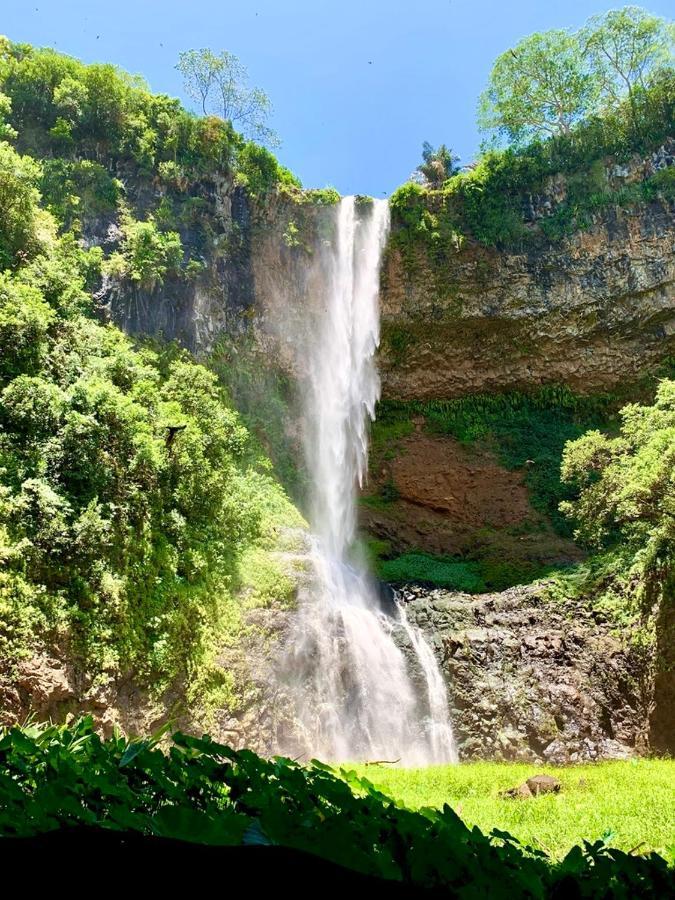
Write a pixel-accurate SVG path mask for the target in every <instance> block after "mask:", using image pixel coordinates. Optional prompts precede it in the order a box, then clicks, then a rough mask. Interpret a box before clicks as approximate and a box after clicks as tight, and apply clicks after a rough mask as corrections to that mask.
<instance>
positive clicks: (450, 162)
mask: <svg viewBox="0 0 675 900" xmlns="http://www.w3.org/2000/svg"><path fill="white" fill-rule="evenodd" d="M458 162H459V156H457V155H456V154H455V153H453V152H452V150H451V149H450V147H446V146H445V144H441V145H440V147H439V148H438V149H437V150H434V148H433V147H432V146H431V144H430V143H429V141H425V142H424V143H423V144H422V162H421V163H420V165H419V166H418V167H417V168H416V169H415V173H414V174H415V176H416V179H419V180H421V181H423V182H424V184H426V185H428V186H429V187H432V188H440V187H442V186H443V183H444V182H445V181H447V180H448V178H450V177H451V176H452V175H454V174H455V173H456V172H457V171H458V168H457V165H456V164H457V163H458Z"/></svg>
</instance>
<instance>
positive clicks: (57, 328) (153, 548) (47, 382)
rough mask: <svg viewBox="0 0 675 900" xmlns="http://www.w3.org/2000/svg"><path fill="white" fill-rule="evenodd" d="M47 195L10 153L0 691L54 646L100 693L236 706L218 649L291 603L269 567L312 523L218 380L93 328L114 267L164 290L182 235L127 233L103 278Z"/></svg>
mask: <svg viewBox="0 0 675 900" xmlns="http://www.w3.org/2000/svg"><path fill="white" fill-rule="evenodd" d="M40 177H41V171H40V166H39V165H38V164H37V163H35V162H34V161H33V160H30V159H28V158H27V157H25V156H21V155H20V154H19V153H17V151H16V150H14V149H13V148H12V147H11V146H10V145H9V144H7V143H4V142H3V143H0V191H1V190H2V186H5V187H6V190H7V197H6V198H5V199H4V200H3V202H5V207H4V208H5V210H6V212H7V214H6V215H4V216H3V217H2V219H1V220H0V252H2V253H3V254H4V260H5V264H6V265H7V268H6V269H5V271H4V272H3V273H2V274H0V396H1V403H0V559H1V560H2V564H3V565H2V572H1V573H0V651H1V656H2V660H3V673H4V674H5V675H7V674H10V675H11V668H12V666H14V665H15V664H16V663H17V662H18V661H19V660H20V659H22V658H24V657H29V656H31V655H32V654H33V653H35V652H37V651H39V650H40V649H42V648H44V647H49V646H54V645H57V644H58V645H59V646H68V647H69V653H71V654H72V655H73V656H74V657H75V658H77V659H78V660H79V662H80V664H81V666H82V669H83V671H86V672H87V673H89V675H91V676H92V677H93V678H96V679H98V681H99V682H100V681H106V680H109V679H114V678H116V677H117V676H119V675H121V674H123V673H125V672H128V671H131V670H133V671H134V672H135V675H136V677H137V679H138V682H139V684H147V685H152V686H153V689H154V690H156V691H161V690H162V689H163V688H164V687H166V686H167V685H168V684H169V683H171V682H172V681H173V680H174V679H176V678H179V680H180V684H181V685H182V686H183V687H184V688H185V689H186V691H187V692H188V694H190V692H193V691H197V692H199V691H200V690H202V691H205V690H206V687H205V686H206V685H208V690H209V691H210V692H211V694H212V695H213V697H216V696H217V698H218V701H219V702H225V700H228V701H230V702H232V703H233V702H235V699H236V694H237V691H239V690H240V689H241V687H242V686H241V685H238V686H233V685H232V684H230V683H229V682H228V677H227V673H223V672H221V671H219V670H218V669H216V668H214V669H213V670H211V668H210V666H211V661H212V658H213V656H214V654H215V650H216V647H217V646H218V645H219V644H220V645H222V644H223V643H227V642H228V641H233V640H234V639H235V637H236V636H237V634H239V633H240V632H241V630H242V628H243V612H244V609H245V608H246V606H247V605H258V606H260V605H267V604H269V603H271V602H278V603H283V602H287V601H288V599H289V597H290V595H291V593H292V584H291V583H290V582H289V580H288V578H286V577H285V576H284V574H283V572H282V570H281V569H280V568H279V566H278V565H277V564H275V563H274V562H273V561H272V560H271V558H270V556H269V550H270V549H271V547H272V546H273V545H275V544H278V542H279V535H280V530H283V527H284V526H285V525H292V526H293V525H299V524H302V520H301V518H300V516H299V515H298V513H297V512H296V511H295V509H294V508H293V507H292V506H291V504H290V502H289V501H288V500H287V499H286V497H285V495H284V493H283V491H282V489H281V488H280V487H279V485H278V483H277V482H276V481H275V480H274V479H273V478H272V476H271V471H270V464H269V462H268V461H267V459H266V458H265V457H264V455H263V454H262V453H261V452H260V450H259V449H258V447H257V445H256V444H255V443H254V442H252V441H251V439H250V437H249V434H248V432H247V430H246V428H245V427H244V425H243V423H242V422H241V420H240V418H239V416H238V414H237V413H236V412H235V411H234V410H233V409H232V406H231V402H230V401H229V399H228V397H227V395H226V394H225V393H224V391H223V390H222V389H221V388H220V387H219V386H218V384H217V379H216V376H215V375H214V374H212V373H210V372H209V371H207V370H206V369H205V368H204V367H202V366H198V365H195V364H194V363H192V362H191V361H190V360H189V358H188V356H187V354H185V353H183V352H180V351H177V350H176V349H175V348H171V347H169V348H165V349H163V350H162V349H159V350H151V349H149V348H139V347H137V346H135V345H134V344H133V343H132V342H131V341H130V340H129V339H128V338H126V337H125V336H124V335H123V334H122V333H121V332H120V331H119V330H118V329H116V328H114V327H112V326H102V325H100V324H97V323H96V322H95V321H94V319H93V311H94V307H93V301H92V299H91V295H90V289H91V286H92V285H93V284H94V283H95V282H96V281H97V280H98V279H99V277H100V273H101V268H102V266H112V265H119V266H124V267H126V272H127V275H128V277H130V278H131V279H132V280H138V281H139V282H141V283H144V284H147V283H148V282H151V281H158V282H161V279H162V278H163V277H164V276H165V274H166V273H167V272H169V271H172V270H175V269H176V268H177V267H178V265H179V257H180V253H181V250H180V241H179V240H178V237H177V235H175V234H172V233H171V232H164V233H160V232H159V231H158V230H157V229H156V227H155V224H154V223H153V222H152V220H151V219H149V220H148V221H147V222H142V223H141V222H136V221H134V220H132V219H127V220H125V221H124V223H123V224H124V241H123V243H122V253H121V255H120V257H119V259H118V260H115V258H114V257H110V258H108V259H107V260H103V259H102V253H101V250H100V249H99V248H93V249H90V250H84V249H82V247H81V246H80V245H79V244H78V243H77V241H76V240H75V239H74V236H73V234H72V233H68V232H67V233H65V234H63V235H61V236H58V234H57V223H56V222H55V220H54V219H53V217H52V216H51V215H50V213H49V212H47V211H46V210H44V209H43V208H42V207H41V206H40V193H39V190H38V184H39V181H40ZM282 543H283V541H282ZM209 673H211V674H210V675H209ZM197 699H199V700H200V701H205V697H204V696H200V697H199V698H197Z"/></svg>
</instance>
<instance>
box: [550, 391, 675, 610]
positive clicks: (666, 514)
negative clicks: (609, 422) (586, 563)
mask: <svg viewBox="0 0 675 900" xmlns="http://www.w3.org/2000/svg"><path fill="white" fill-rule="evenodd" d="M621 419H622V425H621V433H620V434H619V435H618V436H617V437H607V436H606V435H604V434H601V433H600V432H599V431H590V432H588V433H587V434H585V435H584V436H583V437H581V438H579V439H578V440H576V441H572V442H570V443H568V444H567V446H566V447H565V451H564V454H563V459H562V467H561V477H562V480H563V481H564V482H566V483H568V484H571V485H573V486H575V487H576V488H577V489H578V491H579V494H578V498H577V499H576V500H574V501H572V502H565V503H562V504H561V510H562V511H563V512H564V513H565V514H567V515H568V516H570V517H572V518H574V519H575V520H576V523H577V531H576V536H577V537H579V538H581V539H582V540H584V541H586V542H587V543H588V544H589V545H591V546H592V547H595V548H597V549H602V548H604V547H612V546H620V547H622V548H624V550H625V551H630V552H631V553H632V554H633V566H634V574H635V575H636V576H637V577H638V582H639V585H640V586H641V588H642V590H644V592H645V593H646V595H647V596H650V597H658V596H659V595H661V594H663V596H665V595H666V592H667V590H672V588H673V586H674V584H673V580H674V579H675V381H670V380H664V381H662V382H661V384H660V385H659V388H658V390H657V393H656V399H655V402H654V404H653V405H652V406H640V405H638V404H630V405H628V406H626V407H624V408H623V409H622V411H621ZM670 596H671V597H672V596H673V594H672V593H671V594H670Z"/></svg>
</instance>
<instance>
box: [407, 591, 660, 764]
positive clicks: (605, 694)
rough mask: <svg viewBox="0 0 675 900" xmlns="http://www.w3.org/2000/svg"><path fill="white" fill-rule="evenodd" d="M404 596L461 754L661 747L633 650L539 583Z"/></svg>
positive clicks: (556, 756)
mask: <svg viewBox="0 0 675 900" xmlns="http://www.w3.org/2000/svg"><path fill="white" fill-rule="evenodd" d="M402 596H403V599H404V601H406V609H407V611H408V616H409V618H410V619H411V620H412V621H414V622H415V623H416V624H417V625H418V626H419V627H421V628H422V629H423V630H424V631H425V632H426V634H427V637H428V638H429V640H430V641H431V642H432V644H433V647H434V650H435V652H436V655H437V657H438V659H439V661H440V663H441V666H442V668H443V671H444V673H445V675H446V676H447V683H448V692H449V701H450V707H451V715H452V721H453V727H454V729H455V738H456V740H457V743H458V747H459V752H460V757H461V758H464V759H470V758H479V759H509V760H510V759H520V760H540V761H542V762H549V763H569V762H582V761H588V760H595V759H612V758H621V757H626V756H631V755H633V754H635V753H640V752H642V751H645V750H647V749H648V748H649V747H650V746H651V745H652V743H656V744H657V745H658V735H657V736H656V739H654V736H653V735H652V734H651V733H650V709H651V698H652V694H653V688H654V685H653V682H652V680H651V678H650V676H649V673H648V670H647V668H646V667H645V665H644V661H643V660H642V659H641V658H640V653H639V651H637V650H630V649H628V648H626V647H625V646H624V645H622V643H621V642H620V641H619V640H618V639H617V637H616V636H615V635H614V634H613V633H612V628H611V626H610V625H609V623H607V622H606V621H604V620H603V619H602V617H601V616H598V615H597V614H595V615H592V614H590V613H589V611H588V610H587V609H586V608H585V607H584V604H583V601H581V602H580V601H577V602H569V601H568V602H565V603H557V602H554V601H552V600H551V599H550V598H549V599H547V598H546V595H545V591H544V590H543V589H542V588H537V587H521V588H511V589H510V590H508V591H504V592H502V593H501V594H485V595H481V596H469V595H467V594H453V593H450V592H447V591H442V590H433V591H428V590H424V589H423V588H414V587H413V588H408V589H406V590H404V591H403V594H402Z"/></svg>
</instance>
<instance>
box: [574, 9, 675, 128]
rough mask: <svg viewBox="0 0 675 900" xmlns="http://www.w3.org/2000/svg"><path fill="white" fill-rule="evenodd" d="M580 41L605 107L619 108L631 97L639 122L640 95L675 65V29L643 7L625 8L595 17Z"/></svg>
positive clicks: (632, 107)
mask: <svg viewBox="0 0 675 900" xmlns="http://www.w3.org/2000/svg"><path fill="white" fill-rule="evenodd" d="M580 38H581V42H582V44H583V47H584V51H585V53H586V55H587V58H588V63H589V65H590V67H591V69H592V70H593V72H594V73H595V75H596V77H597V78H598V81H599V88H600V97H601V99H602V101H603V103H604V105H605V106H608V107H612V106H616V105H617V104H618V103H619V102H620V101H621V100H622V99H623V98H624V97H626V96H628V99H629V102H630V108H631V111H632V115H633V118H634V119H636V118H637V114H638V109H637V106H638V99H637V96H636V95H637V94H638V93H639V92H640V90H644V88H646V87H647V83H648V80H649V76H650V74H651V73H652V72H654V71H655V70H657V69H659V68H662V67H664V66H668V65H672V64H673V44H674V42H675V26H674V25H673V24H672V23H670V22H666V21H665V20H664V19H660V18H659V17H658V16H652V15H650V14H649V13H648V12H647V11H646V10H644V9H640V7H639V6H625V7H624V8H623V9H612V10H610V11H609V12H607V13H604V14H603V15H600V16H593V18H592V19H589V21H588V22H587V24H586V26H585V28H584V29H583V30H582V31H581V34H580Z"/></svg>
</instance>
